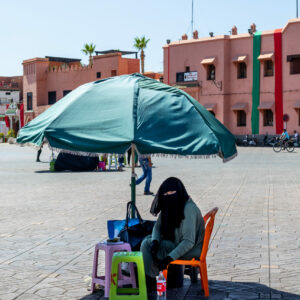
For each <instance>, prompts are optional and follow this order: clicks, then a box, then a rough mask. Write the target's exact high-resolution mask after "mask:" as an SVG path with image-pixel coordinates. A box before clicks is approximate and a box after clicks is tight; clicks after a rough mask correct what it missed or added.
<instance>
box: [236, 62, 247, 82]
mask: <svg viewBox="0 0 300 300" xmlns="http://www.w3.org/2000/svg"><path fill="white" fill-rule="evenodd" d="M237 71H238V73H237V78H238V79H242V78H247V65H246V64H245V63H244V62H241V63H238V65H237Z"/></svg>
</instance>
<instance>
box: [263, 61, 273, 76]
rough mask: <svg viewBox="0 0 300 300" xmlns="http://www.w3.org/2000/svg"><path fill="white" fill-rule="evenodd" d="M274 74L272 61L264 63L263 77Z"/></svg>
mask: <svg viewBox="0 0 300 300" xmlns="http://www.w3.org/2000/svg"><path fill="white" fill-rule="evenodd" d="M273 73H274V64H273V61H272V60H265V61H264V75H265V77H269V76H273Z"/></svg>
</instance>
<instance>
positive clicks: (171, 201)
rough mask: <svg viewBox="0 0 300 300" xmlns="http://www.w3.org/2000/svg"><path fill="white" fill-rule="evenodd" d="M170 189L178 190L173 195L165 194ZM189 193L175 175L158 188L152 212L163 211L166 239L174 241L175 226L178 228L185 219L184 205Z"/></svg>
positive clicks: (163, 230)
mask: <svg viewBox="0 0 300 300" xmlns="http://www.w3.org/2000/svg"><path fill="white" fill-rule="evenodd" d="M170 191H176V193H174V194H172V195H165V193H167V192H170ZM188 199H189V195H188V193H187V191H186V189H185V187H184V185H183V183H182V182H181V181H180V180H179V179H178V178H175V177H169V178H168V179H166V180H165V181H164V182H163V183H162V184H161V186H160V188H159V189H158V192H157V194H156V196H155V198H154V200H153V202H152V205H151V210H150V212H151V214H153V215H155V216H156V215H157V214H158V213H159V212H161V235H162V238H163V239H165V240H171V241H174V239H175V228H178V227H179V226H180V224H181V221H182V220H183V219H184V206H185V203H186V202H187V201H188Z"/></svg>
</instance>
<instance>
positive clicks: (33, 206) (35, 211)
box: [0, 144, 300, 300]
mask: <svg viewBox="0 0 300 300" xmlns="http://www.w3.org/2000/svg"><path fill="white" fill-rule="evenodd" d="M44 148H46V147H44ZM49 156H50V152H49V150H46V149H45V150H44V151H43V153H42V155H41V159H42V161H43V162H42V163H36V162H35V158H36V150H34V149H32V148H29V147H19V146H16V145H8V144H0V191H1V194H0V299H1V300H8V299H24V300H25V299H28V300H35V299H84V300H90V299H91V300H92V299H93V300H94V299H95V300H96V299H104V298H103V293H102V292H101V291H100V292H98V293H95V294H93V295H91V292H90V291H88V290H87V283H86V282H87V280H86V279H87V278H88V276H90V275H91V270H92V262H93V250H94V245H95V244H96V243H97V242H99V241H101V240H102V239H104V238H105V237H106V232H107V230H106V221H107V220H108V219H114V218H118V219H119V218H124V217H125V205H126V202H127V201H129V199H130V188H129V182H130V169H129V168H125V170H124V171H123V172H87V173H71V172H63V173H51V172H49V171H48V169H49V163H47V162H48V161H49ZM153 161H154V164H155V168H153V182H152V186H151V189H152V190H153V191H156V190H157V189H158V187H159V185H160V183H161V182H162V181H163V180H164V179H165V178H167V177H168V176H177V177H179V178H180V179H182V181H183V182H184V184H185V186H186V188H187V190H188V192H189V194H190V195H191V196H192V198H193V199H194V201H195V202H196V203H197V204H198V206H199V207H200V209H201V211H202V213H203V214H205V213H206V212H207V211H208V210H209V209H211V208H213V207H215V206H218V207H219V212H218V214H217V217H216V222H215V228H214V232H213V234H212V239H211V246H210V249H209V252H208V257H207V263H208V277H209V286H210V298H209V299H214V300H220V299H223V300H230V299H232V300H234V299H238V300H244V299H295V300H297V299H300V235H299V231H300V230H299V229H300V213H299V212H300V205H299V204H300V200H299V199H300V183H299V178H300V150H299V149H296V152H295V153H286V152H282V153H279V154H276V153H274V152H273V150H272V149H271V148H239V156H238V157H237V158H236V159H235V160H233V161H231V162H229V163H226V164H223V163H222V161H221V160H220V159H217V158H216V159H201V160H187V159H171V158H154V159H153ZM137 173H138V174H141V169H140V168H138V169H137ZM152 199H153V197H152V196H144V195H143V185H140V186H138V187H137V205H138V207H139V209H140V212H141V213H142V215H143V216H144V217H145V218H151V216H150V215H149V207H150V205H151V201H152ZM100 261H101V266H100V269H102V270H103V256H101V257H100ZM153 299H156V298H155V297H153ZM168 299H205V298H204V296H203V292H202V291H201V287H200V283H199V281H198V283H197V284H192V285H190V281H189V280H188V279H187V280H186V281H185V285H184V287H183V288H181V289H179V290H172V291H170V292H169V293H168Z"/></svg>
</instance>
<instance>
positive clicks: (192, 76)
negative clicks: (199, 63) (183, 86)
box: [184, 72, 198, 81]
mask: <svg viewBox="0 0 300 300" xmlns="http://www.w3.org/2000/svg"><path fill="white" fill-rule="evenodd" d="M197 80H198V72H185V73H184V81H197Z"/></svg>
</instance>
